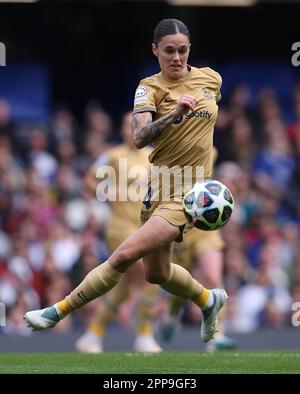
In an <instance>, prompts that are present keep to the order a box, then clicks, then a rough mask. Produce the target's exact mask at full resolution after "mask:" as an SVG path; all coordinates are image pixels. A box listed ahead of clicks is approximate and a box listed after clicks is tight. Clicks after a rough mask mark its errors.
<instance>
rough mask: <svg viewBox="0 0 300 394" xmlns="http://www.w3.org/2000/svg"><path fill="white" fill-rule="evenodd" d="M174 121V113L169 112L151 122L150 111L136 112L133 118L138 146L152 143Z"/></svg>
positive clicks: (135, 139)
mask: <svg viewBox="0 0 300 394" xmlns="http://www.w3.org/2000/svg"><path fill="white" fill-rule="evenodd" d="M173 122H174V115H173V114H172V113H168V114H167V115H165V116H162V117H161V118H159V119H158V120H155V121H154V122H151V114H150V112H144V113H140V114H135V115H134V116H133V118H132V136H133V140H134V143H135V145H136V147H137V148H139V149H140V148H143V147H144V146H147V145H149V144H151V142H153V141H155V140H156V139H157V138H158V137H160V136H161V134H162V132H163V131H164V130H165V129H166V128H167V127H168V126H170V125H171V124H172V123H173Z"/></svg>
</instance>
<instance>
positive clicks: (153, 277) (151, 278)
mask: <svg viewBox="0 0 300 394" xmlns="http://www.w3.org/2000/svg"><path fill="white" fill-rule="evenodd" d="M145 276H146V280H147V282H149V283H152V284H153V285H160V284H162V283H165V282H166V281H167V280H168V278H169V272H168V271H156V272H155V271H146V272H145Z"/></svg>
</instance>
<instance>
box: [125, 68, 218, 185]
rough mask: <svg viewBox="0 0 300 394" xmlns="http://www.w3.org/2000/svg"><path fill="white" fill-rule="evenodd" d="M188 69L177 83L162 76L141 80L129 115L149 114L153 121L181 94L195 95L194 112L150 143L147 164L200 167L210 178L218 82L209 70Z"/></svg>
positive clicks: (168, 109) (177, 99) (176, 100)
mask: <svg viewBox="0 0 300 394" xmlns="http://www.w3.org/2000/svg"><path fill="white" fill-rule="evenodd" d="M188 67H189V70H190V72H189V74H188V75H187V77H186V78H185V79H183V80H180V81H167V80H165V79H164V78H163V76H162V73H159V74H155V75H153V76H151V77H148V78H145V79H143V80H142V81H141V82H140V84H139V86H138V87H137V90H136V94H135V101H134V111H133V112H134V113H138V112H146V111H149V112H152V113H153V114H154V120H156V119H159V118H160V117H162V116H164V115H166V114H167V113H168V112H170V111H171V110H172V109H174V108H175V107H176V105H177V103H178V101H179V99H180V97H181V96H182V95H184V94H188V95H193V96H195V97H196V98H197V99H198V104H197V105H196V108H195V110H194V111H190V112H188V113H187V114H186V115H184V116H180V117H179V118H177V119H176V121H175V122H174V123H173V124H172V125H171V126H169V127H168V128H167V129H166V130H165V131H164V132H163V133H162V134H161V136H160V137H159V138H157V139H156V140H155V141H154V142H153V146H154V149H153V151H152V152H151V153H150V155H149V161H150V162H151V163H153V164H154V165H157V166H163V165H165V166H168V167H173V166H180V167H184V166H192V167H194V166H203V167H204V178H210V177H211V174H212V166H213V131H214V125H215V122H216V118H217V113H218V106H217V102H218V101H219V99H220V97H221V95H220V87H221V83H222V79H221V76H220V75H219V74H218V73H217V72H216V71H214V70H212V69H211V68H209V67H204V68H196V67H190V66H188Z"/></svg>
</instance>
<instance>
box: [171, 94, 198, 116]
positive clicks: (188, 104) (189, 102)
mask: <svg viewBox="0 0 300 394" xmlns="http://www.w3.org/2000/svg"><path fill="white" fill-rule="evenodd" d="M197 103H198V100H197V98H196V97H195V96H190V95H188V94H184V95H183V96H181V97H180V100H179V103H178V104H177V106H176V108H175V109H174V110H173V113H174V116H176V117H178V116H182V115H185V114H187V113H188V112H189V111H194V110H195V107H196V105H197Z"/></svg>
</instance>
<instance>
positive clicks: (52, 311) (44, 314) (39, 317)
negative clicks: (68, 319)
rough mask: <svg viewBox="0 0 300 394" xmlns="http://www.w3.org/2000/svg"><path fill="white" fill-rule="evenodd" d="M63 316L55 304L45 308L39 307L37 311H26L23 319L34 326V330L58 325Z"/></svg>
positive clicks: (29, 325) (30, 325)
mask: <svg viewBox="0 0 300 394" xmlns="http://www.w3.org/2000/svg"><path fill="white" fill-rule="evenodd" d="M62 318H63V316H62V315H61V314H59V312H58V311H57V309H56V308H55V307H54V306H50V307H48V308H44V309H37V310H35V311H30V312H26V313H25V315H24V316H23V319H24V320H26V323H27V326H28V327H31V328H32V331H38V330H45V329H46V328H51V327H54V326H56V324H57V323H58V322H59V321H60V320H61V319H62Z"/></svg>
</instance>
